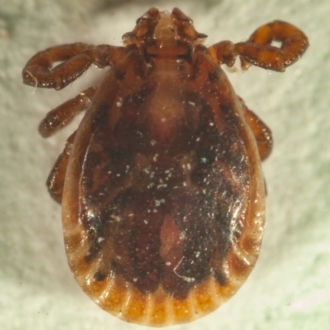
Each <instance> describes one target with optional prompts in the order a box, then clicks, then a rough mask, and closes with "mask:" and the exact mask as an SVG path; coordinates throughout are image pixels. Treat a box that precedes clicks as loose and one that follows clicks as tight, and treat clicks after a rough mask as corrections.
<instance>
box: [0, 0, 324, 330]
mask: <svg viewBox="0 0 330 330" xmlns="http://www.w3.org/2000/svg"><path fill="white" fill-rule="evenodd" d="M153 5H156V6H158V7H159V8H161V9H167V10H171V9H172V8H173V7H174V6H177V7H180V8H181V9H182V10H183V11H184V12H185V13H186V14H187V15H188V16H190V17H192V18H193V19H194V22H195V27H196V29H197V30H198V31H199V32H203V33H206V34H208V35H209V38H208V39H207V42H206V44H207V45H211V44H213V43H215V42H218V41H220V40H226V39H229V40H232V41H234V42H238V41H244V40H246V39H247V38H248V36H249V35H250V34H251V33H252V32H253V31H254V30H255V29H256V28H257V27H259V26H260V25H261V24H263V23H266V22H269V21H271V20H274V19H282V20H286V21H289V22H291V23H293V24H295V25H297V26H299V27H300V28H301V29H302V30H303V31H304V32H305V33H306V34H307V35H308V36H309V39H310V48H309V49H308V51H307V53H306V54H305V56H303V58H302V59H301V60H300V61H299V62H298V63H296V64H295V65H293V66H292V67H290V68H288V69H287V70H286V72H285V73H274V72H268V71H266V70H262V69H260V68H251V69H250V70H249V71H248V72H245V73H241V72H233V73H232V72H229V70H227V71H228V76H229V79H230V80H231V81H232V84H233V86H234V88H235V89H236V91H237V93H238V94H239V95H240V96H242V97H243V98H244V99H245V101H246V103H247V105H248V106H249V107H250V108H251V109H253V110H254V111H255V112H256V113H257V114H258V115H259V116H260V117H261V118H262V119H263V120H264V121H265V122H266V123H267V124H268V125H269V127H270V128H271V129H272V131H273V135H274V140H275V146H274V151H273V153H272V155H271V157H270V158H269V159H268V160H267V161H266V162H265V164H264V166H263V169H264V173H265V177H266V180H267V188H268V197H267V225H266V230H265V235H264V240H263V246H262V252H261V255H260V258H259V261H258V263H257V266H256V267H255V269H254V271H253V272H252V274H251V276H250V277H249V279H248V280H247V281H246V283H245V284H244V285H243V287H242V288H241V289H240V290H239V292H238V293H237V294H236V295H235V296H234V297H233V298H232V299H231V300H230V301H229V302H227V303H226V304H225V305H223V306H222V307H221V308H219V309H218V310H217V311H216V312H214V313H212V314H210V315H208V316H206V317H204V318H202V319H200V320H198V321H195V322H193V323H191V324H186V325H179V326H175V327H173V329H182V330H186V329H190V330H194V329H204V330H209V329H226V330H236V329H237V330H265V329H268V330H269V329H271V330H272V329H274V330H278V329H281V330H282V329H283V330H284V329H285V330H296V329H299V330H304V329H306V330H319V329H322V330H323V329H330V312H329V311H330V240H329V233H330V213H329V211H330V206H329V203H330V196H329V195H330V189H329V184H330V175H329V174H330V163H329V161H330V149H329V141H330V113H329V103H330V42H329V38H330V37H329V36H330V20H329V13H330V2H329V1H327V0H320V1H317V2H312V1H308V0H300V1H296V0H294V1H286V0H276V1H275V0H270V1H264V0H254V1H229V0H223V1H216V0H209V1H206V0H204V1H197V0H196V1H194V0H190V1H188V0H187V1H185V0H181V1H133V0H132V1H124V0H121V1H119V0H118V1H102V0H95V1H84V2H83V1H79V0H71V1H65V0H52V1H46V0H45V1H41V0H11V1H8V0H0V328H1V329H4V330H30V329H33V330H45V329H47V330H53V329H54V330H57V329H66V330H71V329H72V330H75V329H79V330H92V329H98V330H105V329H118V330H120V329H128V330H135V329H144V327H141V326H137V325H133V324H128V323H125V322H122V321H120V320H118V319H116V318H115V317H112V316H111V315H108V314H107V313H105V312H104V311H102V310H101V309H100V308H99V307H98V306H96V305H95V304H94V303H93V302H92V301H91V300H90V299H89V298H88V297H87V296H86V295H85V294H84V293H83V292H82V291H81V289H80V288H79V287H78V285H77V284H76V282H75V281H74V279H73V278H72V275H71V273H70V271H69V268H68V266H67V262H66V256H65V252H64V245H63V238H62V229H61V221H60V207H59V206H58V205H56V204H55V203H54V202H53V201H52V200H51V198H50V197H49V195H48V193H47V190H46V187H45V180H46V178H47V175H48V173H49V171H50V169H51V167H52V165H53V163H54V161H55V159H56V158H57V156H58V154H59V153H60V152H61V150H62V148H63V145H64V141H65V139H66V137H67V136H68V135H69V134H70V132H72V131H73V129H74V127H76V126H77V122H75V123H73V124H72V125H71V127H69V128H67V129H65V130H63V132H61V133H58V134H57V135H55V136H54V137H52V138H50V139H46V140H45V139H42V138H41V137H40V136H39V135H38V132H37V125H38V123H39V121H40V120H41V119H42V118H43V117H44V116H45V114H46V113H47V111H49V110H50V109H51V108H53V107H55V106H57V105H58V104H60V103H62V102H64V101H65V100H67V99H68V98H70V97H73V96H74V95H76V94H77V93H78V92H79V91H80V90H82V89H83V88H85V87H87V86H89V85H91V84H93V81H94V80H95V79H97V75H100V72H99V71H98V70H96V69H92V70H90V72H88V73H86V74H84V75H83V77H82V78H81V79H79V80H78V81H77V82H76V83H74V84H72V85H70V86H68V87H67V88H66V89H64V90H63V91H60V92H56V91H54V90H39V89H38V90H35V89H34V88H31V87H27V86H24V85H23V84H22V79H21V70H22V68H23V66H24V65H25V63H26V61H27V60H28V59H29V58H30V57H31V56H32V55H34V54H35V53H36V52H37V51H40V50H43V49H45V48H47V47H50V46H53V45H56V44H63V43H71V42H76V41H84V42H90V43H94V44H99V43H108V44H113V45H120V44H121V35H122V34H124V33H125V32H127V31H130V30H132V28H133V27H134V24H135V20H136V19H137V18H138V17H139V16H140V15H141V14H143V13H144V12H145V11H146V10H147V9H148V8H149V7H151V6H153ZM238 71H239V70H238Z"/></svg>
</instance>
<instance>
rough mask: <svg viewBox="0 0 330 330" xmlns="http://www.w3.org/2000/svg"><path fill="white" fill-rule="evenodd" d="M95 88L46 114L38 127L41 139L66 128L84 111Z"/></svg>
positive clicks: (85, 91)
mask: <svg viewBox="0 0 330 330" xmlns="http://www.w3.org/2000/svg"><path fill="white" fill-rule="evenodd" d="M96 89H97V87H90V88H88V89H86V90H84V91H83V92H81V93H80V94H79V95H77V96H76V97H75V98H73V99H71V100H68V101H66V102H65V103H63V104H61V105H60V106H58V107H57V108H55V109H53V110H51V111H49V112H48V114H47V115H46V117H45V118H44V119H43V120H42V122H41V123H40V125H39V133H40V134H41V136H42V137H49V136H50V135H52V134H54V133H55V132H57V131H58V130H60V129H61V128H62V127H64V126H66V125H67V124H69V123H70V122H71V120H72V119H73V118H74V117H75V116H76V115H77V114H78V113H79V112H81V111H83V110H86V109H87V108H88V106H89V104H90V103H91V100H92V98H93V96H94V94H95V92H96Z"/></svg>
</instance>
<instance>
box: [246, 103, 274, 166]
mask: <svg viewBox="0 0 330 330" xmlns="http://www.w3.org/2000/svg"><path fill="white" fill-rule="evenodd" d="M240 101H241V102H242V106H243V110H244V116H245V119H246V121H247V123H248V124H249V126H250V127H251V129H252V132H253V134H254V136H255V138H256V141H257V147H258V151H259V155H260V158H261V160H265V159H266V158H267V157H268V156H269V155H270V153H271V151H272V149H273V137H272V132H271V130H270V129H269V128H268V126H267V125H266V124H265V123H264V122H263V121H262V120H261V119H260V118H259V117H258V116H257V115H256V114H255V113H254V112H252V111H251V110H250V109H249V108H248V107H247V106H246V105H245V103H244V101H243V100H242V99H241V98H240Z"/></svg>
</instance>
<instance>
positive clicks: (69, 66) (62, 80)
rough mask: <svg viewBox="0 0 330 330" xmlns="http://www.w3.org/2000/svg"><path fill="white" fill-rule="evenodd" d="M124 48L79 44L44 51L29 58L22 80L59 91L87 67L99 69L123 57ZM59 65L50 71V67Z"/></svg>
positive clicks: (32, 84) (28, 83)
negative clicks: (92, 66) (93, 66)
mask: <svg viewBox="0 0 330 330" xmlns="http://www.w3.org/2000/svg"><path fill="white" fill-rule="evenodd" d="M124 53H125V50H124V47H114V46H109V45H100V46H93V45H88V44H83V43H75V44H67V45H61V46H55V47H51V48H48V49H46V50H44V51H42V52H39V53H37V54H36V55H35V56H33V57H32V58H31V59H30V60H29V61H28V62H27V63H26V65H25V67H24V69H23V72H22V76H23V82H24V83H25V84H27V85H31V86H35V87H43V88H55V89H57V90H58V89H62V88H64V87H65V86H67V85H68V84H70V83H71V82H73V81H74V80H76V79H77V78H78V77H80V76H81V75H82V74H83V73H84V72H85V71H86V70H87V69H88V68H89V67H90V65H91V64H95V65H96V66H98V67H100V68H103V67H105V66H107V65H111V63H112V62H113V61H116V60H118V59H119V58H122V57H123V56H124ZM56 62H61V63H60V64H58V65H57V66H55V67H53V65H54V63H56Z"/></svg>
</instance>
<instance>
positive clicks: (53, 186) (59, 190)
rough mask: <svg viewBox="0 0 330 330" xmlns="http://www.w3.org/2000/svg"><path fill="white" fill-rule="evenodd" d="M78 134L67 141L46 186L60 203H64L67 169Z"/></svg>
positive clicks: (72, 135)
mask: <svg viewBox="0 0 330 330" xmlns="http://www.w3.org/2000/svg"><path fill="white" fill-rule="evenodd" d="M75 134H76V132H74V133H73V134H71V135H70V137H69V138H68V139H67V141H66V144H65V147H64V150H63V152H62V153H61V154H60V155H59V156H58V158H57V160H56V163H55V165H54V167H53V168H52V170H51V172H50V173H49V176H48V179H47V182H46V186H47V188H48V191H49V193H50V195H51V196H52V198H53V199H54V200H55V201H56V202H58V203H61V202H62V194H63V186H64V179H65V174H66V169H67V166H68V163H69V158H70V154H71V151H72V145H73V142H74V137H75Z"/></svg>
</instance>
